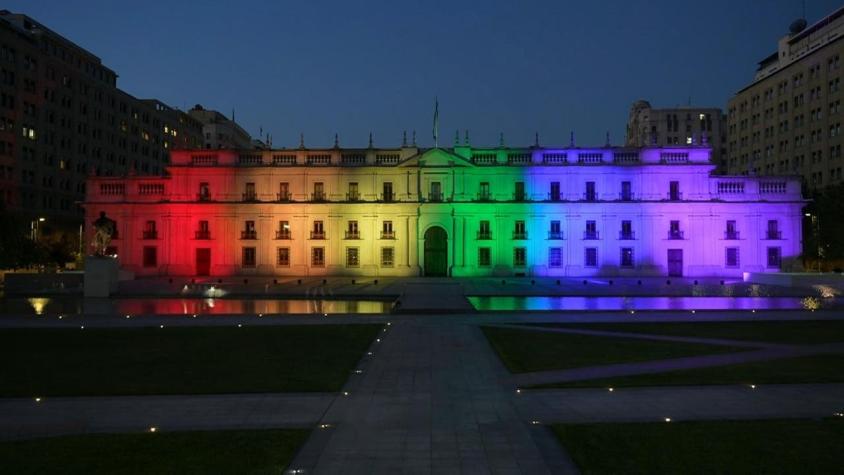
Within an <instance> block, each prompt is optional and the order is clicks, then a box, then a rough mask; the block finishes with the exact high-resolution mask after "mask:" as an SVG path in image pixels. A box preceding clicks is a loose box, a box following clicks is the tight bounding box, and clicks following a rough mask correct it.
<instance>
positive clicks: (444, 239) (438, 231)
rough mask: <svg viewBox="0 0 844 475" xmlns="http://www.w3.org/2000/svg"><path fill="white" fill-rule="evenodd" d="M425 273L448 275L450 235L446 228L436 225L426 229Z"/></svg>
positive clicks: (436, 275)
mask: <svg viewBox="0 0 844 475" xmlns="http://www.w3.org/2000/svg"><path fill="white" fill-rule="evenodd" d="M425 275H426V276H428V277H445V276H447V275H448V235H447V234H446V232H445V229H443V228H441V227H439V226H434V227H432V228H429V229H428V230H427V231H425Z"/></svg>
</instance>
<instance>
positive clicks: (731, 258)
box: [724, 247, 739, 267]
mask: <svg viewBox="0 0 844 475" xmlns="http://www.w3.org/2000/svg"><path fill="white" fill-rule="evenodd" d="M724 251H725V255H724V266H725V267H738V266H739V248H737V247H728V248H726V249H725V250H724Z"/></svg>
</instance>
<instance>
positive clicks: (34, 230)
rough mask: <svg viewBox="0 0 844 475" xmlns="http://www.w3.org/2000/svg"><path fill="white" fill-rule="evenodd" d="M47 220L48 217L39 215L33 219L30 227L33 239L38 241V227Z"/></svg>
mask: <svg viewBox="0 0 844 475" xmlns="http://www.w3.org/2000/svg"><path fill="white" fill-rule="evenodd" d="M46 220H47V218H44V217H39V218H38V219H33V220H32V222H31V223H30V225H29V229H30V232H31V238H32V240H33V241H36V242H37V241H38V228H39V227H40V224H41V223H43V222H44V221H46Z"/></svg>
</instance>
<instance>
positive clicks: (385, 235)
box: [381, 221, 396, 239]
mask: <svg viewBox="0 0 844 475" xmlns="http://www.w3.org/2000/svg"><path fill="white" fill-rule="evenodd" d="M395 238H396V233H395V232H393V222H392V221H382V222H381V239H395Z"/></svg>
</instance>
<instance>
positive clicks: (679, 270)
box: [668, 249, 683, 277]
mask: <svg viewBox="0 0 844 475" xmlns="http://www.w3.org/2000/svg"><path fill="white" fill-rule="evenodd" d="M668 275H669V276H671V277H683V250H682V249H669V250H668Z"/></svg>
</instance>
